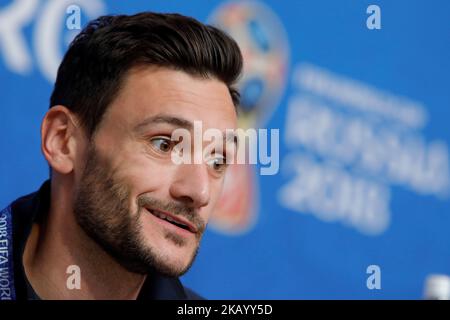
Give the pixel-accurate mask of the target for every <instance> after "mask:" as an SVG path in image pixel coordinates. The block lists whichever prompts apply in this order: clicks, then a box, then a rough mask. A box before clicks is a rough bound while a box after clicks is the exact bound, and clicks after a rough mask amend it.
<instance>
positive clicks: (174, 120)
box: [134, 115, 194, 131]
mask: <svg viewBox="0 0 450 320" xmlns="http://www.w3.org/2000/svg"><path fill="white" fill-rule="evenodd" d="M157 123H166V124H170V125H172V126H175V127H178V128H185V129H187V130H192V128H193V127H194V125H193V124H192V122H191V121H189V120H186V119H183V118H180V117H176V116H171V115H156V116H152V117H148V118H146V119H144V120H143V121H142V122H140V123H138V124H137V125H136V126H135V127H134V130H135V131H140V130H141V129H142V128H144V127H146V126H148V125H150V124H157Z"/></svg>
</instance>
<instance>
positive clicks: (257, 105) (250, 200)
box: [209, 1, 289, 234]
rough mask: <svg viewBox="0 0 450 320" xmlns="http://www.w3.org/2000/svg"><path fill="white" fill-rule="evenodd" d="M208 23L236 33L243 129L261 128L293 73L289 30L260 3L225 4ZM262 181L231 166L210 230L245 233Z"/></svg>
mask: <svg viewBox="0 0 450 320" xmlns="http://www.w3.org/2000/svg"><path fill="white" fill-rule="evenodd" d="M209 22H210V23H211V24H213V25H215V26H217V27H219V28H220V29H222V30H224V31H225V32H227V33H228V34H229V35H231V36H232V37H233V38H234V39H235V40H236V41H237V43H238V44H239V47H240V48H241V51H242V55H243V57H244V72H243V76H242V78H241V79H240V80H239V83H238V89H239V92H240V93H241V104H240V110H238V113H239V128H241V129H243V130H247V129H248V128H255V129H258V128H261V127H263V126H264V124H265V122H266V120H267V119H268V118H269V117H270V115H271V113H272V112H273V111H274V109H275V108H276V107H277V106H278V104H279V103H280V100H281V97H282V95H283V93H284V89H285V83H286V75H287V71H288V60H289V47H288V41H287V36H286V32H285V31H284V28H283V26H282V24H281V22H280V20H279V18H278V17H277V16H276V15H275V13H274V12H273V11H272V10H271V9H270V8H268V7H267V6H266V5H264V4H262V3H260V2H257V1H236V2H226V3H224V4H222V5H221V6H219V7H218V8H217V9H216V10H215V11H214V12H213V14H212V15H211V17H210V19H209ZM257 182H258V179H257V171H256V170H255V166H254V165H250V164H248V163H247V164H235V165H232V166H230V167H229V170H228V172H227V174H226V177H225V184H224V190H223V194H222V197H221V199H220V200H219V204H218V206H217V210H216V211H215V212H214V214H213V216H212V217H211V220H210V225H211V227H212V228H213V229H214V230H216V231H219V232H222V233H225V234H242V233H245V232H247V231H248V230H250V229H251V227H252V226H253V225H254V223H255V222H256V221H257V218H258V211H259V207H258V184H257Z"/></svg>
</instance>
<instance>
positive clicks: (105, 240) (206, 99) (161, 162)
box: [74, 68, 236, 276]
mask: <svg viewBox="0 0 450 320" xmlns="http://www.w3.org/2000/svg"><path fill="white" fill-rule="evenodd" d="M194 121H201V122H202V126H203V130H206V129H208V128H216V129H219V130H221V131H223V132H225V129H234V128H235V127H236V112H235V108H234V105H233V102H232V99H231V96H230V94H229V91H228V88H227V87H226V85H225V84H224V83H222V82H220V81H218V80H215V79H202V78H197V77H192V76H190V75H188V74H186V73H184V72H182V71H174V70H169V69H166V68H135V69H133V70H132V71H131V72H130V73H129V75H128V76H127V78H126V81H125V83H124V85H123V87H122V89H121V91H120V93H119V95H118V97H117V98H116V99H115V100H114V102H113V103H112V104H111V105H110V106H109V107H108V109H107V111H106V113H105V114H104V117H103V119H102V121H101V123H100V124H99V127H98V129H97V132H96V134H95V135H94V137H93V141H92V142H91V143H90V144H89V147H87V148H86V150H84V156H83V157H80V159H79V160H78V161H77V163H76V164H75V183H76V190H77V191H76V197H75V203H74V212H75V216H76V218H77V221H78V223H79V224H80V226H81V227H82V228H83V230H84V231H85V232H86V233H87V234H88V235H89V236H90V237H91V238H93V239H94V240H95V241H96V242H97V243H98V244H99V245H100V246H101V247H102V248H103V249H104V250H105V251H107V252H108V253H109V254H111V255H112V256H113V257H114V258H115V259H116V260H117V261H118V262H119V263H121V264H122V265H123V266H124V267H126V268H127V269H128V270H129V271H132V272H138V273H143V274H144V273H147V272H148V271H149V268H151V267H152V268H155V269H156V270H158V271H160V272H162V273H165V274H168V275H171V276H178V275H181V274H183V273H184V272H186V271H187V269H188V268H189V267H190V265H191V264H192V262H193V260H194V258H195V255H196V253H197V250H198V246H199V242H200V239H201V237H202V234H203V232H204V230H205V227H206V223H207V221H208V219H209V217H210V215H211V212H212V210H213V209H214V206H215V204H216V202H217V200H218V198H219V196H220V193H221V190H222V184H223V179H224V173H225V165H217V163H214V162H213V163H211V162H203V163H201V164H178V165H177V164H175V163H174V162H173V161H172V159H171V151H172V148H173V143H172V142H171V141H170V137H171V134H172V132H173V131H174V130H175V129H177V128H180V127H183V128H186V129H188V130H189V131H191V132H192V130H193V129H192V128H191V127H190V126H191V125H193V123H194ZM224 136H225V134H224ZM192 140H194V137H193V135H192ZM216 142H217V143H218V148H217V150H219V151H220V152H222V151H223V149H221V148H220V146H222V143H221V141H220V142H219V141H216ZM205 143H206V144H210V142H205ZM194 149H195V148H193V150H194ZM217 150H216V151H217ZM198 151H200V152H202V150H196V152H198ZM164 216H165V217H164ZM168 220H172V221H168Z"/></svg>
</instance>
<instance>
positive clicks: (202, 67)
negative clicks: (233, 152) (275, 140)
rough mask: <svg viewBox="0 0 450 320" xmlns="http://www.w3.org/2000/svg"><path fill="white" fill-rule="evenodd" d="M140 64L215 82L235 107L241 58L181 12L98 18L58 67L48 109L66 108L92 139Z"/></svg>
mask: <svg viewBox="0 0 450 320" xmlns="http://www.w3.org/2000/svg"><path fill="white" fill-rule="evenodd" d="M139 65H154V66H159V67H167V68H171V69H174V70H181V71H184V72H186V73H188V74H190V75H193V76H200V77H204V78H216V79H218V80H220V81H222V82H223V83H225V84H226V85H227V87H228V89H229V92H230V95H231V98H232V100H233V103H234V104H235V106H237V105H238V104H239V93H238V91H237V90H236V89H235V88H234V85H235V82H236V81H237V80H238V78H239V76H240V73H241V70H242V55H241V52H240V50H239V47H238V45H237V43H236V42H235V41H234V40H233V39H232V38H231V37H229V36H228V35H226V34H225V33H224V32H223V31H221V30H219V29H217V28H215V27H213V26H209V25H205V24H202V23H200V22H199V21H197V20H195V19H193V18H190V17H186V16H182V15H180V14H162V13H152V12H143V13H138V14H135V15H130V16H128V15H107V16H102V17H99V18H98V19H95V20H93V21H91V22H90V23H89V24H88V25H87V26H86V27H85V28H84V29H83V30H82V31H81V33H80V34H78V36H77V37H76V38H75V39H74V40H73V42H72V43H71V44H70V46H69V49H68V51H67V52H66V54H65V56H64V58H63V60H62V62H61V65H60V66H59V69H58V74H57V77H56V82H55V87H54V90H53V93H52V96H51V98H50V107H52V106H55V105H64V106H66V107H67V108H69V109H70V110H71V111H72V112H74V113H75V114H77V116H78V117H79V120H80V122H81V124H82V125H83V126H84V128H85V129H86V131H87V134H88V136H89V137H91V136H92V135H93V134H94V133H95V130H96V128H97V125H98V124H99V123H100V121H101V119H102V116H103V114H104V113H105V111H106V109H107V107H108V106H109V105H110V103H111V102H112V101H113V100H114V99H115V97H116V96H117V94H118V92H119V91H120V88H121V85H122V84H123V82H124V78H125V76H126V74H127V72H128V71H129V70H130V69H131V68H133V67H135V66H139Z"/></svg>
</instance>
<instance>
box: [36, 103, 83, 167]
mask: <svg viewBox="0 0 450 320" xmlns="http://www.w3.org/2000/svg"><path fill="white" fill-rule="evenodd" d="M72 119H73V116H72V113H71V112H70V110H69V109H67V108H66V107H64V106H60V105H58V106H54V107H52V108H50V109H49V110H48V111H47V113H46V114H45V117H44V120H43V121H42V124H41V150H42V153H43V154H44V157H45V159H47V161H48V163H49V165H50V166H51V167H52V169H53V170H55V171H56V172H59V173H61V174H68V173H70V172H72V170H73V168H74V165H75V163H74V161H75V154H76V135H75V131H76V129H77V127H76V124H75V123H74V121H73V120H72Z"/></svg>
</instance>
